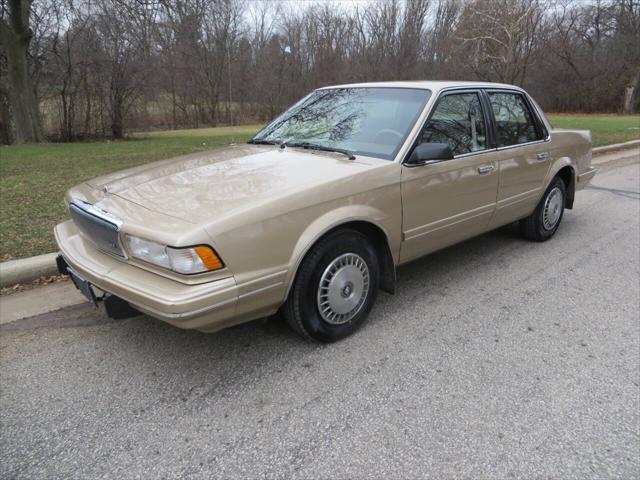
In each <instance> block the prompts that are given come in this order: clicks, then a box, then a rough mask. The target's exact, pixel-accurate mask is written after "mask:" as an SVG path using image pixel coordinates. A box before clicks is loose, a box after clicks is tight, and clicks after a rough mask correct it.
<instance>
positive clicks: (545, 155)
mask: <svg viewBox="0 0 640 480" xmlns="http://www.w3.org/2000/svg"><path fill="white" fill-rule="evenodd" d="M536 158H537V159H538V160H546V159H547V158H549V152H540V153H538V154H537V155H536Z"/></svg>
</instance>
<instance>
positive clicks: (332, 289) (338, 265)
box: [317, 253, 369, 325]
mask: <svg viewBox="0 0 640 480" xmlns="http://www.w3.org/2000/svg"><path fill="white" fill-rule="evenodd" d="M368 293H369V267H368V266H367V263H366V262H365V261H364V260H363V258H362V257H361V256H360V255H357V254H355V253H345V254H344V255H340V256H339V257H337V258H336V259H334V260H333V261H332V262H331V263H330V264H329V265H328V266H327V268H326V269H325V270H324V272H323V273H322V277H320V284H319V286H318V295H317V300H318V311H319V312H320V316H321V317H322V319H323V320H324V321H325V322H327V323H330V324H332V325H342V324H343V323H347V322H348V321H350V320H352V319H353V318H354V317H355V316H356V315H357V314H358V312H359V311H360V310H361V309H362V306H363V305H364V302H365V300H366V299H367V294H368Z"/></svg>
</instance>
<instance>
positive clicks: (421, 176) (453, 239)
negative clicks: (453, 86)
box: [400, 90, 499, 262]
mask: <svg viewBox="0 0 640 480" xmlns="http://www.w3.org/2000/svg"><path fill="white" fill-rule="evenodd" d="M481 95H482V94H481V92H480V91H479V90H464V91H453V92H446V93H444V94H442V95H441V97H440V98H439V99H438V102H437V103H436V105H435V107H434V110H433V112H432V114H431V115H430V116H429V119H428V120H427V122H426V124H425V126H424V128H423V130H422V132H421V134H420V137H419V140H418V142H417V143H418V144H419V143H423V142H432V143H434V142H435V143H448V144H449V146H450V147H451V149H452V151H453V154H454V158H453V159H451V160H443V161H438V162H436V163H429V164H426V165H418V166H408V165H403V166H402V233H403V242H402V246H401V249H400V261H401V262H407V261H409V260H412V259H414V258H417V257H420V256H422V255H425V254H427V253H430V252H432V251H434V250H438V249H440V248H444V247H446V246H448V245H452V244H454V243H457V242H460V241H462V240H464V239H466V238H470V237H473V236H474V235H478V234H480V233H482V232H484V231H486V230H487V229H488V225H489V221H490V220H491V216H492V215H493V213H494V211H495V208H496V197H497V192H498V178H499V174H498V173H499V172H498V164H497V161H496V158H495V156H496V154H495V149H494V148H493V144H492V141H491V139H490V136H489V134H488V132H489V122H488V121H487V114H488V112H487V111H486V110H485V107H484V105H485V103H484V101H483V100H482V96H481Z"/></svg>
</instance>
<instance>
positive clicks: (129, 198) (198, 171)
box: [55, 82, 595, 342]
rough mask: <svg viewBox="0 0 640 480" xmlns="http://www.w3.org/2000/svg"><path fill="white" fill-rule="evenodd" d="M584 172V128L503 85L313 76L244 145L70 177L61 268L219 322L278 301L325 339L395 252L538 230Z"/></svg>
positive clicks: (272, 308) (128, 302)
mask: <svg viewBox="0 0 640 480" xmlns="http://www.w3.org/2000/svg"><path fill="white" fill-rule="evenodd" d="M594 174H595V169H594V168H593V167H591V135H590V133H589V132H588V131H577V130H557V129H553V128H552V127H551V125H550V124H549V122H548V121H547V119H546V118H545V116H544V114H543V113H542V111H541V110H540V108H539V107H538V106H537V105H536V103H535V102H534V101H533V100H532V99H531V97H529V95H527V93H526V92H524V91H523V90H522V89H520V88H517V87H514V86H511V85H501V84H493V83H468V82H393V83H367V84H357V85H343V86H336V87H327V88H321V89H318V90H316V91H314V92H312V93H311V94H309V95H308V96H306V97H305V98H303V99H302V100H300V101H299V102H298V103H296V104H295V105H293V106H292V107H291V108H289V109H288V110H287V111H286V112H284V113H283V114H282V115H280V116H279V117H278V118H276V119H275V120H273V121H272V122H271V123H269V124H268V125H267V126H266V127H265V128H263V129H262V130H261V131H260V132H258V133H257V134H256V135H255V137H253V138H252V139H251V140H250V141H249V143H248V144H247V145H231V146H229V147H228V148H225V149H222V150H216V151H211V152H205V153H197V154H193V155H187V156H184V157H180V158H175V159H171V160H166V161H162V162H157V163H154V164H150V165H143V166H140V167H136V168H132V169H129V170H125V171H122V172H118V173H113V174H111V175H106V176H104V177H100V178H97V179H95V180H92V181H89V182H87V183H84V184H82V185H79V186H77V187H75V188H72V189H71V190H70V191H69V192H68V193H67V195H66V202H67V204H68V207H69V212H70V215H71V220H69V221H67V222H64V223H61V224H60V225H58V226H57V227H56V228H55V236H56V240H57V242H58V245H59V247H60V252H61V256H60V257H59V262H58V263H59V269H60V270H61V271H62V272H63V273H68V274H69V275H71V277H72V279H73V281H74V282H75V284H76V286H78V288H79V289H80V290H82V292H83V293H84V294H85V295H86V296H87V297H88V298H89V299H91V300H92V301H93V302H94V303H95V304H96V305H97V304H98V302H99V301H102V302H104V304H105V307H106V311H107V313H108V314H109V315H110V316H113V317H126V316H131V315H132V314H134V313H135V314H138V313H139V312H144V313H146V314H148V315H150V316H152V317H156V318H159V319H161V320H164V321H166V322H169V323H170V324H172V325H175V326H178V327H181V328H192V329H198V330H202V331H207V332H213V331H216V330H219V329H221V328H224V327H228V326H230V325H234V324H237V323H240V322H246V321H249V320H252V319H256V318H259V317H264V316H268V315H271V314H273V313H275V312H276V311H278V310H279V309H281V310H282V312H283V314H284V316H285V317H286V319H287V320H288V322H289V324H290V325H291V327H293V329H294V330H296V331H297V332H299V333H300V334H302V335H305V336H307V337H310V338H312V339H315V340H319V341H322V342H330V341H334V340H338V339H340V338H343V337H345V336H347V335H349V334H351V333H352V332H353V331H355V330H356V329H357V328H358V327H360V325H362V323H363V322H364V321H365V319H366V318H367V315H368V314H369V312H370V310H371V307H372V306H373V304H374V301H375V299H376V295H377V292H378V290H379V289H382V290H385V291H387V292H393V291H394V283H395V271H396V267H397V266H398V265H400V264H403V263H405V262H409V261H411V260H413V259H416V258H418V257H421V256H423V255H426V254H428V253H430V252H433V251H435V250H438V249H441V248H444V247H447V246H449V245H452V244H454V243H456V242H460V241H462V240H465V239H467V238H470V237H473V236H475V235H479V234H481V233H484V232H487V231H489V230H492V229H495V228H498V227H500V226H502V225H506V224H509V223H512V222H516V221H517V222H519V225H520V229H521V231H522V234H523V235H524V236H525V237H526V238H528V239H531V240H534V241H538V242H542V241H544V240H547V239H549V238H550V237H551V236H553V234H554V233H555V231H556V230H557V228H558V226H559V225H560V222H561V220H562V214H563V211H564V209H565V208H572V206H573V202H574V196H575V192H576V191H577V190H579V189H582V188H584V186H585V185H586V184H587V183H588V182H589V180H590V179H591V178H592V177H593V176H594Z"/></svg>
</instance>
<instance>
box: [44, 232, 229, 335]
mask: <svg viewBox="0 0 640 480" xmlns="http://www.w3.org/2000/svg"><path fill="white" fill-rule="evenodd" d="M54 233H55V237H56V242H57V243H58V247H59V248H60V253H61V255H62V257H63V258H64V261H65V262H66V263H67V264H68V265H69V266H70V267H72V268H73V269H74V270H76V271H77V272H78V273H80V274H81V275H82V276H83V277H84V278H85V279H86V280H87V281H89V282H90V283H91V284H92V285H94V286H96V287H97V288H99V289H100V290H102V291H103V292H105V293H108V294H111V295H115V296H116V297H119V298H121V299H123V300H124V301H126V302H127V303H129V304H130V305H131V306H132V307H134V308H135V309H137V310H140V311H141V312H143V313H146V314H148V315H150V316H152V317H155V318H158V319H160V320H163V321H165V322H167V323H170V324H172V325H175V326H177V327H180V328H188V329H197V330H203V331H216V330H219V329H221V328H224V327H226V326H229V325H232V324H234V323H237V321H236V319H235V318H234V317H235V313H236V306H237V302H238V291H237V290H238V289H237V286H236V283H235V280H234V278H233V277H231V276H230V277H227V278H223V279H219V280H215V281H211V282H207V283H202V284H197V285H187V284H183V283H180V282H177V281H175V280H172V279H170V278H166V277H163V276H160V275H157V274H155V273H153V272H149V271H146V270H143V269H141V268H138V267H136V266H134V265H131V264H128V263H127V262H125V261H123V260H121V259H117V258H114V257H113V256H111V255H109V254H106V253H103V252H101V251H99V250H97V249H96V248H95V247H94V246H93V245H92V244H90V243H89V242H87V241H86V240H84V239H83V238H82V236H81V235H80V233H79V231H78V229H77V228H76V226H75V225H74V224H73V222H72V221H67V222H64V223H61V224H59V225H57V226H56V228H55V230H54Z"/></svg>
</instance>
